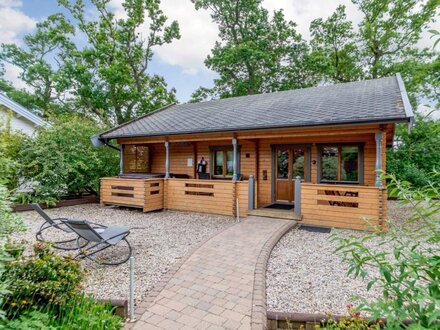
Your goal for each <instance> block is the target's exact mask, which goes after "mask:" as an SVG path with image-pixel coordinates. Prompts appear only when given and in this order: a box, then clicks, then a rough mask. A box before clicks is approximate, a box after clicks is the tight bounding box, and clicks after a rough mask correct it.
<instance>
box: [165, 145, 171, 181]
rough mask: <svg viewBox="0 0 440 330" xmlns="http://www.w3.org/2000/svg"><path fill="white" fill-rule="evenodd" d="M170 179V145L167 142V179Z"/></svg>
mask: <svg viewBox="0 0 440 330" xmlns="http://www.w3.org/2000/svg"><path fill="white" fill-rule="evenodd" d="M169 177H170V143H169V142H168V141H166V142H165V179H169Z"/></svg>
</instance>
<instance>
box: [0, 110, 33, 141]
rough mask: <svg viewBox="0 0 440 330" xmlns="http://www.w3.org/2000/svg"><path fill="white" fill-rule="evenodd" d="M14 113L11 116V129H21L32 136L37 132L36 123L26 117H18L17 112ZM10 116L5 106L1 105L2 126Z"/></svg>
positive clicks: (0, 122) (0, 120) (0, 121)
mask: <svg viewBox="0 0 440 330" xmlns="http://www.w3.org/2000/svg"><path fill="white" fill-rule="evenodd" d="M12 113H13V117H12V118H11V129H12V130H13V131H21V132H23V133H25V134H27V135H29V136H32V135H33V134H34V132H35V125H34V123H32V122H31V121H29V120H27V119H26V118H24V117H20V118H17V114H16V113H15V112H12ZM8 117H9V112H8V111H6V110H5V109H4V108H3V107H0V126H4V125H5V123H6V121H7V120H8Z"/></svg>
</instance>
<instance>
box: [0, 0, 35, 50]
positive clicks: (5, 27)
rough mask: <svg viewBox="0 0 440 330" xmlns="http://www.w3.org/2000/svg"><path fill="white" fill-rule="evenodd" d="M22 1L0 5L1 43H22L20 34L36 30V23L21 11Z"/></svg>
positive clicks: (9, 1)
mask: <svg viewBox="0 0 440 330" xmlns="http://www.w3.org/2000/svg"><path fill="white" fill-rule="evenodd" d="M20 5H21V2H20V1H14V0H7V1H6V2H2V3H1V5H0V43H20V38H19V36H20V34H22V33H27V32H30V31H32V30H33V29H34V27H35V24H36V21H35V20H34V19H33V18H31V17H29V16H27V15H25V14H24V13H23V12H22V11H21V10H20Z"/></svg>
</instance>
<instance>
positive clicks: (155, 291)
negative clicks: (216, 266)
mask: <svg viewBox="0 0 440 330" xmlns="http://www.w3.org/2000/svg"><path fill="white" fill-rule="evenodd" d="M236 224H237V222H235V221H234V223H233V224H230V225H229V226H226V227H225V228H223V229H222V230H220V231H218V232H216V233H215V234H213V235H211V236H209V237H208V238H206V239H204V240H203V241H201V242H200V243H198V244H196V245H195V246H194V247H193V248H192V249H190V250H189V251H188V252H187V253H186V254H185V256H183V257H182V258H180V260H179V261H177V262H175V263H174V264H173V265H172V266H171V268H170V269H169V270H168V271H167V272H166V273H165V275H164V276H163V277H162V279H161V280H160V281H159V282H157V283H156V285H155V286H154V287H153V288H152V289H151V291H150V292H148V295H147V297H145V299H143V300H142V301H141V303H140V304H139V305H138V306H136V309H135V317H136V320H139V319H140V317H141V316H142V315H143V314H144V313H145V312H146V311H147V309H148V307H150V305H151V304H152V303H153V302H154V300H155V299H156V297H157V296H158V295H159V293H161V292H162V290H163V289H165V286H166V285H167V284H168V282H169V281H170V279H171V278H172V277H173V276H174V275H175V274H176V273H177V271H178V270H179V269H180V267H182V265H183V264H184V263H185V262H186V261H187V260H188V259H189V258H190V257H191V256H192V255H193V254H194V252H196V251H197V250H198V249H199V248H200V247H201V246H202V245H204V244H205V243H206V242H208V241H210V240H211V239H212V238H214V237H216V236H218V235H220V234H221V233H223V232H224V231H226V230H227V229H229V228H231V227H233V226H235V225H236ZM135 324H136V322H126V323H125V324H124V329H131V328H132V327H134V325H135Z"/></svg>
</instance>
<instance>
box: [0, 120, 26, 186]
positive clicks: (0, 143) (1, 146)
mask: <svg viewBox="0 0 440 330" xmlns="http://www.w3.org/2000/svg"><path fill="white" fill-rule="evenodd" d="M10 120H11V116H9V117H8V118H7V120H6V122H5V123H0V184H2V185H5V186H6V187H7V188H8V189H9V190H10V191H12V190H14V189H16V188H17V186H18V179H19V170H20V163H19V162H18V161H17V155H18V153H19V151H20V150H21V148H22V147H23V144H24V143H25V141H27V140H28V137H27V136H26V135H24V134H21V133H18V132H13V131H12V130H11V127H10Z"/></svg>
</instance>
